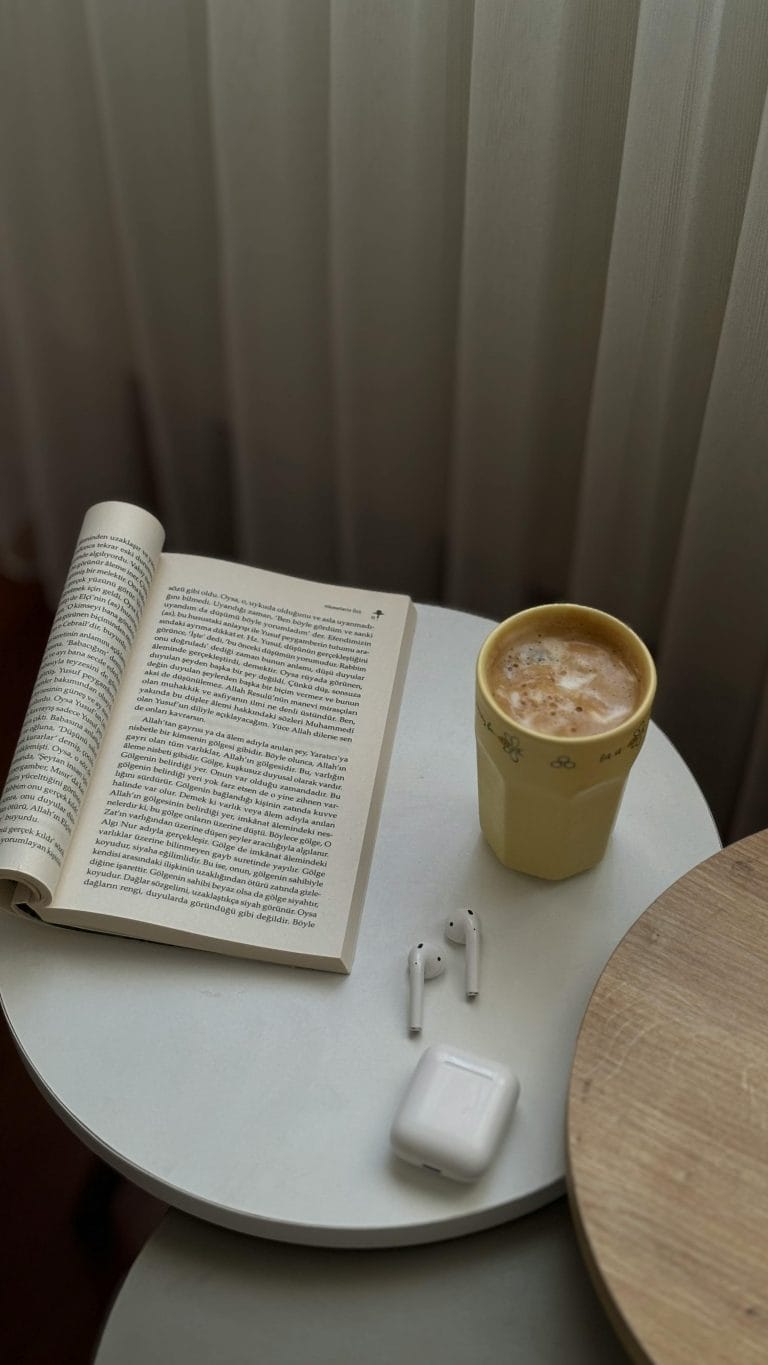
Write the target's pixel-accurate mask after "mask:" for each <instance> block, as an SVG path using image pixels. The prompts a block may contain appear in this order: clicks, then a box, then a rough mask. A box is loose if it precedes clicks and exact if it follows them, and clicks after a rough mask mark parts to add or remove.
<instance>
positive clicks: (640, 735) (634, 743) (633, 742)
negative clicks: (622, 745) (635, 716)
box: [627, 720, 648, 749]
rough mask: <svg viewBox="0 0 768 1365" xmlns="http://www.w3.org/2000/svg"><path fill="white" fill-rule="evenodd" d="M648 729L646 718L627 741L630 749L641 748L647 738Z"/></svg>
mask: <svg viewBox="0 0 768 1365" xmlns="http://www.w3.org/2000/svg"><path fill="white" fill-rule="evenodd" d="M647 729H648V721H647V720H644V721H643V722H642V724H641V725H638V727H637V729H636V730H634V731H633V732H632V738H631V739H630V740H628V741H627V747H628V748H629V749H639V748H640V745H641V744H642V742H643V739H644V738H645V732H646V730H647Z"/></svg>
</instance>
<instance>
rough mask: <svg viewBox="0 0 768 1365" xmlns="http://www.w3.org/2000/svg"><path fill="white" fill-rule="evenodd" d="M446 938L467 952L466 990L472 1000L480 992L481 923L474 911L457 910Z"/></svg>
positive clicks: (450, 920) (446, 931)
mask: <svg viewBox="0 0 768 1365" xmlns="http://www.w3.org/2000/svg"><path fill="white" fill-rule="evenodd" d="M445 936H446V938H447V939H450V941H451V943H463V944H464V946H465V948H466V950H467V963H466V971H465V984H464V989H465V991H466V993H467V995H468V997H469V998H470V999H471V998H472V997H474V996H475V995H478V994H479V992H480V922H479V920H478V918H477V915H476V914H475V913H474V911H473V910H457V911H456V914H455V915H454V916H453V917H452V918H451V919H449V921H448V923H447V924H446V926H445Z"/></svg>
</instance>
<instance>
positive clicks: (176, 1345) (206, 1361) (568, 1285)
mask: <svg viewBox="0 0 768 1365" xmlns="http://www.w3.org/2000/svg"><path fill="white" fill-rule="evenodd" d="M627 1360H628V1357H627V1356H626V1355H625V1354H624V1351H623V1349H622V1347H621V1346H620V1344H619V1341H618V1339H617V1338H616V1336H615V1335H614V1333H613V1330H612V1328H611V1327H610V1325H609V1322H608V1319H607V1317H606V1316H605V1313H604V1311H603V1309H602V1306H601V1304H600V1303H599V1301H598V1298H597V1295H596V1294H595V1292H594V1290H593V1289H592V1286H591V1284H590V1282H589V1277H588V1275H587V1271H586V1269H585V1267H584V1265H583V1263H582V1261H581V1258H580V1256H579V1252H578V1248H577V1246H576V1238H575V1235H574V1232H573V1229H572V1227H571V1223H570V1220H569V1216H568V1209H567V1206H566V1204H565V1200H563V1199H560V1200H557V1201H556V1202H555V1203H554V1204H550V1206H549V1207H548V1208H545V1209H540V1210H539V1211H538V1212H537V1213H533V1214H531V1215H530V1216H529V1217H528V1218H520V1219H518V1220H517V1221H516V1222H514V1223H506V1224H505V1225H504V1226H503V1227H499V1228H492V1229H491V1230H490V1231H487V1232H479V1233H476V1234H475V1235H474V1236H472V1237H462V1238H460V1239H458V1240H454V1241H451V1242H443V1243H441V1244H439V1245H434V1246H428V1247H408V1248H404V1249H400V1250H398V1251H392V1250H389V1251H365V1252H358V1251H327V1250H324V1249H318V1248H315V1247H297V1246H282V1245H279V1244H278V1243H276V1242H266V1241H262V1240H261V1239H260V1238H254V1237H243V1236H239V1235H237V1234H236V1233H233V1232H226V1231H225V1230H224V1229H222V1228H213V1227H211V1226H210V1224H205V1223H202V1222H199V1221H198V1220H197V1219H192V1218H188V1217H187V1216H186V1215H185V1214H180V1213H174V1212H170V1213H168V1214H167V1215H166V1217H165V1219H164V1221H163V1222H162V1223H161V1225H160V1227H159V1229H158V1230H157V1232H156V1233H155V1234H154V1235H153V1237H152V1238H151V1239H150V1241H149V1242H148V1244H147V1246H146V1247H145V1248H144V1250H143V1251H142V1252H141V1254H140V1255H139V1257H138V1259H137V1260H136V1261H135V1263H134V1265H133V1267H132V1269H131V1271H130V1273H129V1274H128V1277H127V1279H126V1281H125V1283H124V1285H123V1287H122V1289H121V1291H120V1293H119V1295H118V1297H117V1299H116V1301H115V1304H114V1306H113V1308H112V1312H111V1314H110V1317H109V1319H108V1322H107V1325H106V1327H105V1330H104V1333H103V1336H102V1340H101V1345H100V1348H99V1350H98V1352H97V1354H96V1359H95V1361H94V1365H136V1362H137V1361H141V1365H177V1362H183V1365H211V1362H212V1361H215V1362H216V1365H252V1362H254V1361H264V1362H268V1365H391V1363H392V1361H397V1362H398V1365H432V1362H439V1365H467V1362H469V1361H471V1362H472V1365H498V1362H499V1361H504V1362H505V1365H625V1362H627Z"/></svg>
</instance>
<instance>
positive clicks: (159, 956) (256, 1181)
mask: <svg viewBox="0 0 768 1365" xmlns="http://www.w3.org/2000/svg"><path fill="white" fill-rule="evenodd" d="M490 626H491V623H490V622H488V621H484V620H481V619H480V618H478V617H475V616H470V615H465V614H462V613H459V612H454V611H448V610H445V609H441V608H437V607H421V608H419V612H418V627H417V631H416V638H415V641H414V647H413V655H412V659H411V665H410V669H409V674H408V680H407V684H406V690H405V696H404V699H403V705H402V711H401V717H400V725H399V729H398V735H397V740H396V744H395V750H394V753H393V757H392V763H391V768H390V774H389V781H388V784H387V791H386V797H385V801H384V808H383V811H382V818H381V824H380V829H379V836H378V839H377V843H376V852H375V857H374V863H373V868H372V872H371V878H370V882H369V887H368V895H367V899H366V906H365V910H364V915H363V923H362V928H361V933H360V941H359V946H358V953H357V959H356V962H355V965H354V968H353V971H352V974H351V975H350V976H349V977H341V976H337V975H333V974H330V973H321V972H314V971H303V970H300V969H297V968H293V967H278V966H275V965H272V964H264V963H254V962H247V961H238V960H236V959H229V958H225V957H217V956H215V955H214V954H209V953H198V952H193V951H191V950H189V949H184V948H170V947H163V946H159V945H154V944H147V943H138V942H131V941H128V940H121V939H116V938H109V937H106V936H103V935H98V934H86V933H76V932H72V931H71V930H66V929H54V928H51V927H49V926H45V925H36V924H31V923H25V922H22V921H14V920H12V919H10V918H4V919H3V921H2V923H0V996H1V997H2V1001H3V1004H4V1007H5V1010H6V1013H7V1016H8V1020H9V1023H10V1026H11V1029H12V1030H13V1033H14V1035H15V1038H16V1041H17V1044H18V1046H19V1048H20V1050H21V1053H22V1056H23V1057H24V1059H25V1061H26V1063H27V1066H28V1067H29V1069H30V1071H31V1073H32V1075H33V1076H34V1078H35V1079H36V1080H37V1082H38V1084H39V1085H40V1086H41V1088H42V1090H43V1091H44V1093H45V1094H46V1096H47V1097H48V1099H49V1100H50V1102H51V1104H52V1105H53V1106H54V1107H55V1108H56V1109H57V1111H58V1112H59V1113H60V1114H61V1115H62V1117H63V1118H64V1119H65V1120H66V1121H67V1122H68V1123H69V1124H70V1125H71V1126H72V1128H73V1129H74V1130H75V1132H76V1133H77V1134H78V1135H79V1136H80V1137H81V1138H82V1139H83V1140H84V1141H85V1142H86V1143H87V1144H89V1145H90V1146H91V1147H92V1148H93V1149H94V1150H95V1151H96V1152H97V1153H98V1154H99V1155H100V1156H102V1157H103V1158H104V1159H105V1160H106V1161H108V1162H110V1163H111V1164H112V1165H113V1166H115V1167H117V1169H118V1170H120V1171H122V1172H123V1173H124V1174H125V1175H127V1176H128V1177H129V1178H130V1179H132V1180H134V1181H136V1183H138V1184H140V1185H143V1186H144V1187H145V1188H147V1189H148V1190H150V1192H152V1193H153V1194H156V1195H158V1196H159V1197H160V1198H162V1199H164V1200H166V1201H167V1202H169V1203H170V1204H172V1205H174V1206H175V1207H177V1208H180V1209H183V1210H185V1211H187V1212H189V1213H194V1214H197V1215H199V1216H200V1217H202V1218H205V1219H208V1220H209V1221H211V1222H215V1223H219V1224H222V1225H224V1226H227V1227H230V1228H232V1229H235V1230H238V1231H245V1232H252V1233H256V1234H259V1235H261V1236H264V1237H271V1238H276V1239H279V1240H282V1241H292V1242H302V1243H306V1244H314V1245H325V1246H337V1247H343V1246H346V1247H349V1246H392V1245H405V1244H408V1243H416V1242H426V1241H436V1240H440V1239H443V1238H449V1237H453V1236H455V1235H457V1234H459V1233H467V1232H472V1231H476V1230H478V1229H479V1228H483V1227H489V1226H492V1225H493V1224H497V1223H500V1222H502V1221H505V1220H507V1219H510V1218H513V1217H516V1216H518V1215H520V1214H523V1213H526V1212H528V1211H530V1210H531V1209H533V1208H536V1207H538V1206H540V1205H541V1204H543V1203H545V1202H547V1201H548V1200H550V1199H552V1198H554V1197H556V1196H557V1195H558V1194H559V1193H560V1192H561V1191H562V1189H563V1187H564V1174H565V1143H564V1114H565V1102H566V1095H567V1088H568V1076H569V1070H570V1065H571V1058H572V1054H573V1048H574V1043H575V1039H576V1033H577V1030H578V1026H579V1021H580V1020H581V1017H582V1015H583V1013H584V1009H585V1006H586V1003H587V1000H588V997H589V994H590V991H591V990H592V987H593V986H594V983H595V981H596V980H597V978H598V976H599V974H600V971H601V970H602V968H603V966H604V965H605V963H606V961H607V959H608V957H609V955H610V953H611V952H612V950H613V949H614V947H615V946H616V944H617V943H618V941H619V939H620V938H621V937H622V936H623V934H624V933H625V932H626V930H627V929H628V928H629V927H630V925H631V924H632V923H633V922H634V920H635V919H636V918H637V916H638V915H639V914H640V913H641V912H642V911H643V910H644V909H645V908H646V906H647V905H649V904H650V903H651V901H653V900H654V899H655V898H656V897H657V896H658V895H659V894H660V892H661V891H663V890H664V888H665V887H667V886H668V885H669V884H670V883H671V882H673V881H675V880H676V879H677V878H678V877H679V876H681V875H682V874H683V873H684V872H686V871H687V870H688V869H689V868H690V867H692V866H693V865H694V864H695V863H698V862H699V861H700V860H701V859H703V858H705V857H708V856H709V855H710V854H711V853H713V852H714V851H715V850H716V849H717V848H718V847H719V841H718V838H717V833H716V830H715V826H714V823H713V821H712V817H711V815H710V813H709V810H708V808H707V806H706V803H705V801H704V799H703V797H702V795H701V792H700V791H699V789H698V787H697V785H696V783H695V781H694V780H693V778H692V776H691V774H690V772H689V771H688V769H687V768H686V766H685V764H684V763H683V761H682V759H681V758H680V757H679V755H678V754H677V753H676V752H675V750H674V749H673V747H672V745H671V744H670V743H669V742H668V740H666V739H665V737H664V736H663V735H662V734H661V732H660V731H659V730H658V728H656V727H655V726H651V728H650V731H649V734H648V738H647V740H646V744H645V746H644V748H643V751H642V753H641V754H640V756H639V758H638V760H637V763H636V765H635V768H634V769H633V772H632V774H631V776H630V779H629V784H628V787H627V792H626V796H625V799H624V803H623V806H622V810H621V813H620V816H619V820H618V823H617V826H616V830H615V832H614V835H613V837H612V839H611V843H610V846H609V850H608V853H607V854H606V857H605V859H604V860H603V862H602V863H601V864H600V866H599V867H597V868H596V869H594V870H593V871H591V872H589V873H585V874H583V875H582V876H580V877H576V878H573V879H571V880H570V881H568V882H562V883H556V884H551V883H545V882H541V881H536V880H535V879H533V878H527V877H522V876H518V875H516V874H514V873H511V872H508V871H506V870H505V869H504V868H502V867H501V866H500V864H499V863H498V862H497V861H496V859H495V857H494V856H493V854H492V853H491V852H490V850H489V849H488V848H487V847H486V845H485V844H484V842H483V840H482V837H481V835H480V832H479V828H478V821H477V810H476V795H475V756H474V736H473V707H474V700H473V697H474V692H473V685H474V663H475V658H476V655H477V651H478V649H479V647H480V644H481V643H482V640H483V639H484V637H485V635H486V634H487V632H488V630H489V629H490ZM461 905H472V906H473V907H474V908H475V910H477V911H478V912H479V914H480V917H481V922H482V928H483V959H482V969H481V995H480V997H479V998H478V1000H477V1001H475V1002H474V1003H472V1004H469V1003H468V1002H467V1001H466V999H465V998H464V993H463V957H462V954H461V950H460V949H458V948H452V947H451V946H449V945H446V954H447V955H448V956H449V958H450V970H449V971H448V972H447V973H446V975H445V976H444V977H442V978H440V979H439V980H437V981H434V982H431V983H429V986H428V987H427V991H426V1000H425V1026H424V1032H423V1034H422V1036H421V1038H420V1039H415V1038H413V1037H410V1036H409V1034H408V1029H407V1018H406V1006H407V978H406V958H407V954H408V949H409V947H410V946H411V945H412V944H413V943H414V942H416V941H418V940H420V939H435V940H437V941H444V940H443V939H442V933H443V925H444V922H445V917H446V915H447V914H448V913H449V912H450V911H451V910H452V909H455V908H456V907H458V906H461ZM433 1042H447V1043H451V1044H453V1045H455V1046H458V1047H465V1048H467V1049H468V1050H470V1051H474V1052H478V1053H481V1054H486V1055H488V1056H491V1057H496V1058H498V1059H500V1060H502V1061H506V1062H507V1063H508V1064H509V1065H511V1067H512V1069H513V1070H514V1071H516V1072H517V1074H518V1076H519V1077H520V1081H521V1086H522V1090H521V1098H520V1103H519V1105H518V1110H517V1112H516V1114H515V1118H514V1121H513V1125H512V1128H511V1131H510V1134H509V1137H508V1139H507V1140H506V1142H505V1145H504V1147H503V1149H502V1151H501V1153H500V1155H499V1157H498V1159H497V1160H496V1162H495V1163H494V1165H493V1167H492V1169H491V1170H490V1171H489V1172H488V1174H487V1175H486V1176H485V1177H484V1178H483V1179H482V1180H480V1181H478V1182H477V1183H476V1184H474V1185H470V1186H459V1185H456V1184H454V1183H452V1182H450V1181H446V1180H442V1179H440V1178H439V1177H436V1176H434V1175H431V1174H430V1173H428V1172H425V1171H421V1170H417V1169H415V1168H411V1167H407V1166H405V1165H404V1164H403V1163H401V1162H398V1161H397V1160H396V1159H395V1158H394V1157H393V1156H392V1155H391V1153H390V1150H389V1144H388V1130H389V1124H390V1121H391V1117H392V1114H393V1111H394V1109H395V1106H396V1104H397V1102H398V1100H399V1097H400V1094H401V1092H402V1090H403V1088H404V1086H405V1084H406V1082H407V1080H408V1077H409V1076H410V1073H411V1071H412V1069H413V1067H414V1065H415V1064H416V1061H417V1059H418V1057H419V1055H420V1053H421V1051H422V1049H423V1047H425V1046H426V1045H428V1044H429V1043H433Z"/></svg>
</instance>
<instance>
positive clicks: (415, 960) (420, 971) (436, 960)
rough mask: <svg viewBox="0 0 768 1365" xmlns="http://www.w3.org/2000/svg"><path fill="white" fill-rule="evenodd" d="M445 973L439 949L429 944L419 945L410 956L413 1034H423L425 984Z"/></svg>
mask: <svg viewBox="0 0 768 1365" xmlns="http://www.w3.org/2000/svg"><path fill="white" fill-rule="evenodd" d="M444 971H445V963H444V962H443V959H442V957H441V956H440V954H439V952H438V951H437V948H433V947H432V946H431V945H430V944H429V943H417V944H416V946H415V948H411V951H410V952H409V954H408V980H409V983H410V991H409V997H410V998H409V1013H408V1025H409V1028H410V1030H411V1033H421V1020H422V1015H423V1011H424V982H425V981H431V980H432V978H433V977H434V976H440V975H441V974H442V973H443V972H444Z"/></svg>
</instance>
